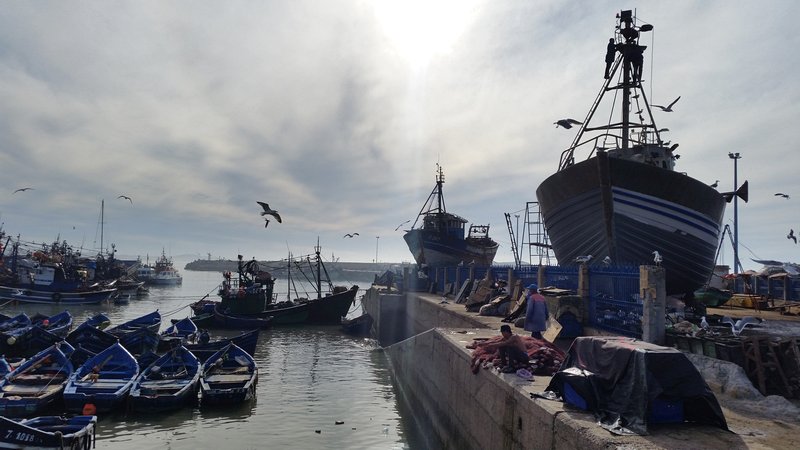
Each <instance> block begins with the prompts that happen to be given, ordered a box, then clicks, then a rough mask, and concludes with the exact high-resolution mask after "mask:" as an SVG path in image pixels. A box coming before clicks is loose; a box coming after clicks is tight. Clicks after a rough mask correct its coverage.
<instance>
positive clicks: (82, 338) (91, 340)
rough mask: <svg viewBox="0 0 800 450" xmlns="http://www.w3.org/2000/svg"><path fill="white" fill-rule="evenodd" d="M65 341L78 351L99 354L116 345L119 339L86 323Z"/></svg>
mask: <svg viewBox="0 0 800 450" xmlns="http://www.w3.org/2000/svg"><path fill="white" fill-rule="evenodd" d="M65 340H66V341H67V342H69V343H70V344H72V346H73V347H75V348H76V349H78V348H82V349H84V350H88V351H90V352H92V354H97V353H100V352H102V351H103V350H105V349H107V348H108V347H111V346H112V345H114V344H116V343H117V342H118V341H119V338H117V337H116V336H114V335H113V334H110V333H107V332H105V331H103V330H101V329H99V328H95V327H93V326H91V325H90V324H88V323H86V322H84V323H82V324H81V325H80V326H78V328H75V329H74V330H73V331H72V332H71V333H70V334H68V335H67V337H66V339H65ZM73 362H74V361H73Z"/></svg>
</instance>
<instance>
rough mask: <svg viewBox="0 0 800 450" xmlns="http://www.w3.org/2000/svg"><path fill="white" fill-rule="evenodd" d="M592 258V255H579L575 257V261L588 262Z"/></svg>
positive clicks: (579, 262)
mask: <svg viewBox="0 0 800 450" xmlns="http://www.w3.org/2000/svg"><path fill="white" fill-rule="evenodd" d="M591 259H592V255H586V256H578V257H577V258H575V262H576V263H578V264H586V263H588V262H589V260H591Z"/></svg>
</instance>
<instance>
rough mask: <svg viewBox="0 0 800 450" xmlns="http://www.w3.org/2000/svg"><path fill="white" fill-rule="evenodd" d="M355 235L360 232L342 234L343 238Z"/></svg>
mask: <svg viewBox="0 0 800 450" xmlns="http://www.w3.org/2000/svg"><path fill="white" fill-rule="evenodd" d="M353 236H358V233H352V234H350V233H347V234H345V235H344V236H342V238H346V237H347V238H351V237H353Z"/></svg>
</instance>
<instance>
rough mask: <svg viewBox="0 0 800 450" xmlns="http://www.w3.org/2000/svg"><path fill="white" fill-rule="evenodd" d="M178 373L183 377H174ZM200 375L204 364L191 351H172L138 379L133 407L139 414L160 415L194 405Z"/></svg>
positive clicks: (134, 390)
mask: <svg viewBox="0 0 800 450" xmlns="http://www.w3.org/2000/svg"><path fill="white" fill-rule="evenodd" d="M156 368H158V370H156ZM184 371H185V373H183V372H184ZM177 372H180V374H179V375H170V374H175V373H177ZM200 372H201V371H200V361H199V360H198V359H197V357H196V356H195V355H194V354H192V353H191V352H190V351H189V350H187V349H186V348H185V347H183V346H181V347H178V348H176V349H175V350H172V351H171V352H169V353H167V354H165V355H163V356H162V357H160V358H159V359H157V360H155V361H154V362H153V363H152V364H150V365H149V366H148V367H147V368H146V369H145V370H144V371H143V372H142V373H141V374H140V375H139V377H138V378H137V379H136V381H135V382H134V384H133V388H131V394H130V400H131V407H132V408H133V410H134V411H139V412H160V411H170V410H173V409H179V408H182V407H183V406H185V405H188V404H193V403H194V402H196V401H197V392H198V389H199V383H200Z"/></svg>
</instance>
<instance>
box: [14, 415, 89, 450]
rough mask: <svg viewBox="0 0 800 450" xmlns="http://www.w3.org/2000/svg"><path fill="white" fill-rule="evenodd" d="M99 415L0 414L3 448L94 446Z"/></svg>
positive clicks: (84, 447) (85, 448)
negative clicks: (14, 416) (22, 416)
mask: <svg viewBox="0 0 800 450" xmlns="http://www.w3.org/2000/svg"><path fill="white" fill-rule="evenodd" d="M96 426H97V417H96V416H75V417H70V418H66V417H61V416H42V417H34V418H32V419H23V420H20V421H15V420H13V419H9V418H6V417H0V430H2V431H3V432H2V433H0V448H10V449H34V448H35V449H59V450H63V449H67V448H69V449H83V450H88V449H91V448H94V444H95V443H94V439H95V427H96Z"/></svg>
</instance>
